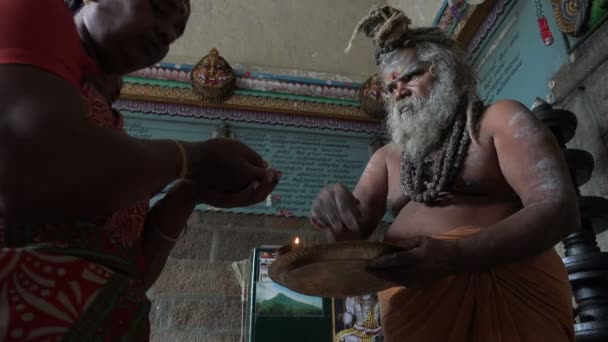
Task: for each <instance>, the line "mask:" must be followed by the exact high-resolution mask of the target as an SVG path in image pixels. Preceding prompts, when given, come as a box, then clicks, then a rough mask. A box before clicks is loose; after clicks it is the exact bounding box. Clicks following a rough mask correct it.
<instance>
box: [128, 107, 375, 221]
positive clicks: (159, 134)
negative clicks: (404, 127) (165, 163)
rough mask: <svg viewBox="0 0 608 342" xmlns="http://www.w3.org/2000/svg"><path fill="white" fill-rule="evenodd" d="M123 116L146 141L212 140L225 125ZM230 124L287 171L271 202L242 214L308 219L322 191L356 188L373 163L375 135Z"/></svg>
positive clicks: (130, 128) (131, 129)
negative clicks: (370, 148) (331, 186)
mask: <svg viewBox="0 0 608 342" xmlns="http://www.w3.org/2000/svg"><path fill="white" fill-rule="evenodd" d="M122 113H123V115H124V116H125V127H126V129H127V132H128V133H129V134H130V135H132V136H136V137H142V138H154V139H180V140H184V141H200V140H205V139H209V138H211V137H212V135H213V132H214V131H215V130H216V129H217V128H219V127H221V126H222V124H223V122H222V121H219V120H208V119H194V118H185V117H178V116H167V115H154V114H142V113H133V112H127V111H123V112H122ZM226 123H228V124H229V125H230V126H231V127H232V128H233V130H234V132H235V137H236V138H238V139H239V140H241V141H242V142H244V143H245V144H247V145H249V146H251V147H252V148H253V149H255V150H256V151H257V152H258V153H260V155H262V157H263V158H265V160H267V161H268V162H269V163H270V164H271V166H273V167H276V168H278V169H279V170H281V171H282V172H283V178H282V179H281V182H280V183H279V185H278V186H277V188H276V189H275V191H274V192H273V194H272V199H271V201H270V202H268V203H262V204H259V205H256V206H253V207H249V208H239V209H234V210H232V211H235V212H241V213H255V214H270V215H283V216H307V215H308V213H309V210H310V204H311V203H312V200H313V198H314V197H315V196H316V195H317V194H318V192H319V190H320V189H321V188H323V187H325V186H326V185H328V184H331V183H336V182H340V183H344V184H345V185H346V186H348V187H351V188H352V187H354V185H355V184H356V182H357V181H358V180H359V176H360V175H361V173H362V172H363V169H364V168H365V165H366V164H367V161H368V159H369V156H368V153H369V152H368V144H369V142H370V140H371V138H372V136H373V134H372V133H362V132H345V131H334V130H321V129H310V128H301V127H289V126H279V125H275V126H270V125H260V124H253V123H243V122H226ZM157 199H158V197H157V198H155V199H154V200H157ZM154 200H153V201H154ZM199 209H209V208H207V207H202V206H201V207H199Z"/></svg>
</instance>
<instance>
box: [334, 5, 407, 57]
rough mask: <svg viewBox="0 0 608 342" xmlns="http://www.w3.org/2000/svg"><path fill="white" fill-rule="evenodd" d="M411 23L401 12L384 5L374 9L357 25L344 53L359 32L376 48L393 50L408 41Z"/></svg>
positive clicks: (348, 49)
mask: <svg viewBox="0 0 608 342" xmlns="http://www.w3.org/2000/svg"><path fill="white" fill-rule="evenodd" d="M411 23H412V21H411V20H410V18H408V17H407V16H406V15H405V13H404V12H403V11H401V10H398V9H396V8H394V7H391V6H386V5H383V6H377V7H374V8H372V9H371V11H370V12H369V14H368V15H367V16H366V17H364V18H363V19H361V21H360V22H359V24H357V27H356V28H355V31H354V32H353V35H352V37H351V38H350V40H349V42H348V47H347V48H346V51H345V52H348V51H350V49H351V47H352V42H353V40H354V39H355V38H356V36H357V35H358V34H359V33H361V32H363V33H365V35H366V36H367V37H369V38H372V39H373V41H374V44H375V45H376V47H377V48H379V49H395V48H397V47H398V46H400V45H402V44H403V43H404V42H405V41H406V40H407V39H408V37H409V31H410V28H409V26H410V24H411Z"/></svg>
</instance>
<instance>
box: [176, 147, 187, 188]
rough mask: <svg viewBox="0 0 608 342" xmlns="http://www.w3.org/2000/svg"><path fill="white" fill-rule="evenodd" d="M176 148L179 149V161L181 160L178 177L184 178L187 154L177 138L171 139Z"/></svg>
mask: <svg viewBox="0 0 608 342" xmlns="http://www.w3.org/2000/svg"><path fill="white" fill-rule="evenodd" d="M173 142H174V143H175V145H177V148H178V149H179V154H180V161H181V170H180V172H179V178H180V179H184V178H186V176H187V175H188V155H187V154H186V149H185V148H184V145H182V143H181V142H179V141H177V140H173Z"/></svg>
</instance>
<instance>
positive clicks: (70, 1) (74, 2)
mask: <svg viewBox="0 0 608 342" xmlns="http://www.w3.org/2000/svg"><path fill="white" fill-rule="evenodd" d="M64 2H65V4H66V5H67V6H68V8H69V9H70V11H72V13H76V12H78V11H79V10H80V9H81V8H82V6H84V1H83V0H64Z"/></svg>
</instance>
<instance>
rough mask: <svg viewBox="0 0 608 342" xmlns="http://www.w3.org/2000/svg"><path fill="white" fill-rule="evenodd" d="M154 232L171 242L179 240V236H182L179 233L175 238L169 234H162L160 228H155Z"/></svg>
mask: <svg viewBox="0 0 608 342" xmlns="http://www.w3.org/2000/svg"><path fill="white" fill-rule="evenodd" d="M156 232H157V233H158V235H160V237H161V238H163V239H165V240H167V241H169V242H171V243H176V242H177V241H179V238H180V237H181V236H182V235H181V234H180V235H179V236H178V237H177V238H172V237H170V236H167V235H165V234H163V232H161V231H160V229H156Z"/></svg>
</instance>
